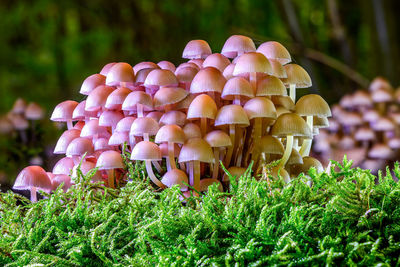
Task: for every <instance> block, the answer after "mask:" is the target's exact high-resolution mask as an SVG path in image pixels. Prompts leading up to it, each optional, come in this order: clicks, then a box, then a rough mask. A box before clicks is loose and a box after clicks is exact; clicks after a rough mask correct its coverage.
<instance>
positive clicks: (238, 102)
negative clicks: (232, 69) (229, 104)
mask: <svg viewBox="0 0 400 267" xmlns="http://www.w3.org/2000/svg"><path fill="white" fill-rule="evenodd" d="M233 104H234V105H239V106H240V95H235V98H234V99H233Z"/></svg>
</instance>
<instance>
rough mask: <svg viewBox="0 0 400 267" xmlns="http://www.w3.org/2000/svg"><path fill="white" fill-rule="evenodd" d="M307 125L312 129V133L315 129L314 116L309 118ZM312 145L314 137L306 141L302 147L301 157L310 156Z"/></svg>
mask: <svg viewBox="0 0 400 267" xmlns="http://www.w3.org/2000/svg"><path fill="white" fill-rule="evenodd" d="M307 124H308V126H309V127H310V129H311V131H312V129H313V116H307ZM311 144H312V137H311V138H310V139H304V140H303V144H302V145H301V148H300V151H299V153H300V155H301V156H302V157H304V156H308V155H309V154H310V149H311Z"/></svg>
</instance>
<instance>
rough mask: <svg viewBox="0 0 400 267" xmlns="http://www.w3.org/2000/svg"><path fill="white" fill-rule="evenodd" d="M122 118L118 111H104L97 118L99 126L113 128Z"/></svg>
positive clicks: (122, 115)
mask: <svg viewBox="0 0 400 267" xmlns="http://www.w3.org/2000/svg"><path fill="white" fill-rule="evenodd" d="M123 118H124V114H122V113H121V112H120V111H114V110H105V111H103V112H102V113H101V115H100V117H99V126H108V127H115V126H116V125H117V123H118V122H119V121H120V120H122V119H123Z"/></svg>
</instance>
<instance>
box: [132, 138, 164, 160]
mask: <svg viewBox="0 0 400 267" xmlns="http://www.w3.org/2000/svg"><path fill="white" fill-rule="evenodd" d="M131 159H132V160H161V150H160V148H159V147H158V146H157V145H156V144H154V143H153V142H149V141H141V142H139V143H137V144H136V145H135V146H134V148H133V150H132V153H131Z"/></svg>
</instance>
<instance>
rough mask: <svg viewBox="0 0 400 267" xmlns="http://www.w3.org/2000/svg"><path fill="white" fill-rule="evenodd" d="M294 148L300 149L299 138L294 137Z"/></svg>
mask: <svg viewBox="0 0 400 267" xmlns="http://www.w3.org/2000/svg"><path fill="white" fill-rule="evenodd" d="M293 148H294V149H296V150H297V151H299V139H298V138H294V139H293Z"/></svg>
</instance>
